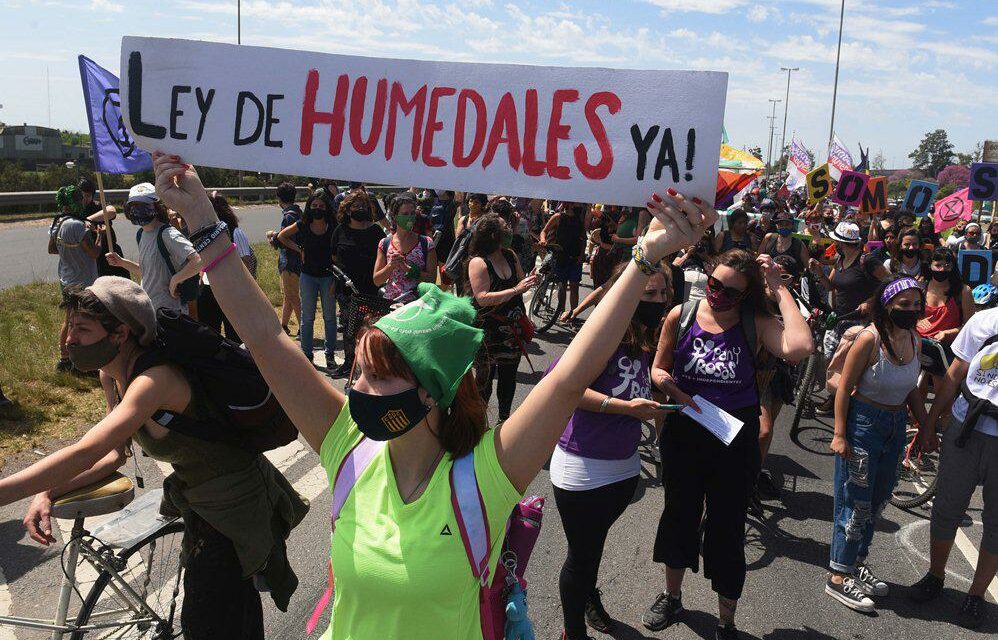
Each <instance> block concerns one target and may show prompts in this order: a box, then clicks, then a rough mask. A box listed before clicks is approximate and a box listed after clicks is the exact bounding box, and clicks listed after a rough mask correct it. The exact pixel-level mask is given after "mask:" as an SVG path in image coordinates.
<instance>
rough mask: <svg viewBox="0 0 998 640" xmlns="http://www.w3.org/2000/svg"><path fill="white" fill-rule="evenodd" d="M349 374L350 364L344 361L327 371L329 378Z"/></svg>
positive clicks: (337, 377) (343, 376)
mask: <svg viewBox="0 0 998 640" xmlns="http://www.w3.org/2000/svg"><path fill="white" fill-rule="evenodd" d="M348 375H350V365H349V364H348V363H346V362H344V363H343V364H341V365H340V366H338V367H336V368H335V369H333V370H332V371H330V372H329V377H330V378H336V379H339V378H345V377H347V376H348Z"/></svg>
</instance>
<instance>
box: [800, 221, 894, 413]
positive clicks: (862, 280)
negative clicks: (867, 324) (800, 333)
mask: <svg viewBox="0 0 998 640" xmlns="http://www.w3.org/2000/svg"><path fill="white" fill-rule="evenodd" d="M829 236H830V237H831V239H832V241H833V242H834V243H835V253H836V258H835V266H834V267H832V271H831V273H829V274H828V275H825V272H824V270H823V269H822V268H821V263H820V262H818V261H817V260H815V259H813V258H812V259H811V260H809V262H808V266H809V268H810V270H811V273H812V274H814V276H815V277H816V278H817V279H818V283H819V284H820V285H821V286H822V287H824V288H825V290H826V291H830V292H831V293H832V309H833V310H834V311H835V313H837V314H838V315H839V316H840V317H842V316H845V317H846V318H850V319H849V320H842V321H840V322H839V323H838V324H837V325H835V328H834V329H831V330H829V331H828V332H826V334H825V341H824V349H825V355H826V356H827V357H828V358H831V357H832V354H834V353H835V347H836V346H838V344H839V340H840V339H841V338H842V334H843V333H845V331H846V329H848V328H849V327H852V326H855V325H857V324H859V320H856V319H852V318H853V317H854V316H856V315H857V314H859V315H865V314H866V312H867V311H868V309H869V305H868V304H867V301H868V300H869V299H870V296H872V295H873V293H874V291H876V290H877V287H878V286H880V283H881V282H882V281H884V280H887V279H889V278H890V272H889V271H887V269H886V268H885V267H884V265H883V264H882V263H881V262H880V261H879V260H877V259H876V257H874V256H872V255H870V254H866V255H864V254H863V241H862V238H861V237H860V233H859V226H858V225H857V224H856V223H855V222H852V221H850V220H844V221H842V222H840V223H839V224H838V225H837V226H836V227H835V229H834V230H833V231H832V232H831V233H830V234H829ZM826 408H827V407H826Z"/></svg>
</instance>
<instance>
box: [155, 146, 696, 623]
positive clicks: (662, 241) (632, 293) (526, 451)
mask: <svg viewBox="0 0 998 640" xmlns="http://www.w3.org/2000/svg"><path fill="white" fill-rule="evenodd" d="M154 163H155V169H156V179H157V184H158V188H159V192H160V194H161V197H162V198H163V199H164V200H165V201H166V202H167V203H168V204H170V205H171V206H173V207H175V208H177V209H180V210H182V211H184V213H185V215H186V216H187V219H188V221H189V222H190V224H191V228H192V229H194V230H195V233H194V235H195V237H198V238H201V237H209V238H210V237H212V236H213V234H214V231H215V229H216V228H217V227H216V217H215V215H214V211H213V210H212V208H211V205H210V203H209V202H208V199H207V197H206V194H205V192H204V187H203V186H202V185H201V181H200V180H199V179H198V176H197V174H196V173H195V172H194V170H193V169H192V168H191V167H190V166H189V165H187V164H184V163H183V161H182V160H181V159H180V158H178V157H176V156H167V155H162V154H159V153H157V154H155V160H154ZM649 206H650V207H651V209H652V211H653V212H654V216H655V220H654V222H653V223H652V225H651V229H650V230H649V232H648V234H647V235H646V236H645V238H644V239H643V241H642V242H641V244H640V245H639V247H638V249H637V250H636V251H635V252H634V256H635V259H634V264H630V265H628V266H627V268H626V270H625V272H624V274H623V275H622V276H621V278H620V279H619V280H618V281H617V283H616V284H615V285H614V287H613V288H612V289H611V290H610V291H609V292H608V293H607V295H606V297H605V298H604V300H603V301H602V302H601V303H600V305H599V306H598V307H597V308H596V310H595V311H594V312H593V314H592V315H591V316H590V318H589V321H588V322H586V324H585V325H584V326H583V327H582V329H581V330H580V332H579V334H578V335H577V336H576V338H575V339H574V340H573V341H572V342H571V344H570V345H569V346H568V348H567V349H566V350H565V352H564V355H563V356H562V358H561V360H560V361H559V363H558V366H556V367H555V368H554V369H553V370H552V371H551V373H549V374H548V375H547V376H546V377H545V378H544V379H543V380H541V382H540V383H538V385H537V387H535V388H534V390H533V391H532V392H531V393H530V394H529V395H528V396H527V397H526V399H525V400H524V401H523V403H522V404H521V405H520V406H519V407H518V408H517V410H516V411H515V412H514V413H512V415H511V416H510V418H509V419H508V420H507V421H506V422H505V423H503V424H502V425H501V426H500V427H498V428H496V429H494V430H488V428H487V426H486V422H485V406H484V403H483V402H482V401H481V397H480V396H479V394H478V390H477V388H476V385H475V381H474V375H473V374H472V373H471V372H470V370H471V367H472V361H473V358H474V355H475V353H476V352H477V350H478V348H479V345H480V343H481V340H482V336H481V331H480V330H479V329H477V328H475V327H474V326H473V322H474V317H475V312H474V310H473V308H472V306H471V304H470V302H469V301H468V300H467V299H461V298H455V297H453V296H451V295H448V294H445V293H443V292H442V291H440V290H439V289H438V288H437V287H436V286H434V285H431V284H428V283H423V284H422V285H421V286H420V287H419V293H420V294H421V295H420V297H419V298H418V299H417V300H416V301H414V302H412V303H410V304H408V305H406V306H404V307H402V308H401V309H399V310H397V311H395V312H393V313H392V314H390V315H388V316H386V317H384V318H382V319H381V320H379V321H378V322H377V323H375V325H374V326H373V327H372V328H370V329H369V330H368V331H367V332H366V333H365V334H364V335H363V336H362V337H361V339H360V341H359V343H358V347H357V361H358V366H359V368H360V372H361V373H360V376H359V377H358V378H357V380H356V381H355V383H354V386H353V387H352V388H351V390H350V391H349V395H348V396H345V395H344V394H343V393H342V392H340V391H339V390H338V389H335V388H333V387H332V386H330V385H329V384H328V383H327V382H326V381H325V380H324V379H323V377H322V376H321V375H320V374H318V373H317V372H316V371H315V370H314V369H313V368H312V367H311V366H310V365H309V363H308V362H307V360H306V359H305V358H304V357H303V356H302V355H300V351H299V349H298V348H297V347H296V345H295V344H294V342H293V341H292V340H291V339H290V338H288V337H287V336H286V335H285V334H284V332H283V331H282V330H281V327H280V323H279V321H278V320H277V318H276V316H275V314H274V313H273V308H272V307H271V305H270V302H269V301H268V300H267V298H266V296H265V295H264V293H263V292H262V291H261V290H260V288H259V286H258V285H257V284H256V282H255V281H254V280H253V279H252V278H251V277H250V275H249V273H248V272H247V271H246V269H245V268H244V267H243V265H242V264H241V263H240V262H239V261H238V260H235V259H234V258H233V257H232V256H231V253H232V249H231V247H230V246H229V245H230V244H231V241H230V240H228V238H227V237H226V236H225V234H224V233H222V234H220V236H219V238H218V239H215V240H213V241H211V242H210V244H208V246H207V247H206V248H205V249H204V252H203V253H204V259H205V261H206V264H207V265H208V270H209V271H210V272H211V279H212V284H213V286H214V288H215V294H216V297H217V299H218V302H219V304H220V305H221V307H222V309H224V310H225V312H226V314H227V315H228V316H229V317H230V318H232V319H233V321H234V323H235V325H236V329H237V330H238V331H239V335H240V336H241V337H242V338H243V340H244V341H245V342H246V345H247V348H248V349H249V350H250V352H252V353H253V357H254V360H255V361H256V364H257V365H258V366H259V368H260V371H261V372H262V373H263V375H264V377H265V378H266V380H267V382H268V384H269V385H270V387H271V390H272V391H273V393H274V394H275V395H276V397H277V399H278V400H279V401H280V402H281V405H282V406H283V407H284V408H285V410H286V411H287V412H288V415H289V416H290V417H291V419H292V421H293V422H294V424H295V425H296V427H297V428H298V430H299V431H300V432H301V434H302V435H303V436H304V438H305V440H306V441H307V442H308V443H309V444H310V445H311V447H312V448H313V449H314V450H316V451H318V452H319V455H320V458H321V460H322V464H323V466H324V467H325V469H326V471H327V474H328V476H329V479H330V484H333V482H334V481H335V480H336V479H337V476H338V470H339V469H340V468H341V466H342V463H343V462H344V460H345V459H346V458H347V456H348V455H350V454H351V452H352V451H354V447H356V446H358V445H361V446H363V447H364V451H366V452H368V453H369V457H367V458H366V459H367V460H370V462H369V464H367V465H365V466H364V467H363V470H362V471H359V472H358V473H357V474H356V475H355V476H354V477H355V482H354V484H353V489H352V491H350V494H351V496H350V497H348V498H347V499H346V501H345V502H343V503H342V505H343V506H342V509H341V510H340V511H339V517H338V519H336V520H335V521H334V522H335V526H336V530H335V533H334V535H333V536H332V550H331V565H330V570H331V575H333V576H335V592H336V598H335V602H334V605H333V607H334V611H333V615H332V620H333V621H334V624H333V626H332V628H331V631H330V636H331V637H332V639H333V640H341V639H345V638H403V637H404V638H408V639H410V640H424V639H425V640H431V639H432V640H437V639H438V638H448V639H449V640H479V639H481V638H482V637H483V632H482V630H481V628H480V624H481V617H480V613H479V594H480V584H479V581H478V580H477V579H476V578H475V577H474V576H473V575H472V572H471V571H469V570H468V560H467V555H466V552H465V549H464V546H463V545H461V544H454V540H455V537H453V536H441V535H440V532H441V527H442V526H446V527H449V530H451V531H455V532H456V531H458V530H459V529H458V528H457V527H458V523H457V520H456V516H455V512H454V506H453V503H452V501H451V498H452V491H451V484H450V482H449V481H448V478H449V476H450V473H451V469H452V468H453V467H455V465H458V464H460V465H461V468H462V469H466V468H467V467H466V466H465V465H471V468H473V469H474V472H475V478H476V482H477V485H478V490H479V495H480V501H481V502H482V503H483V504H484V505H485V509H484V513H485V517H486V518H487V522H486V525H487V529H488V531H489V534H490V539H491V540H494V541H496V542H498V541H499V540H501V539H502V537H503V535H504V533H503V532H504V527H505V524H506V518H507V515H508V514H509V512H510V510H511V509H512V507H513V505H514V504H516V502H517V501H518V500H520V497H521V496H522V494H523V492H524V491H525V490H526V488H527V486H528V485H529V484H530V482H531V481H532V480H533V479H534V477H535V476H536V475H537V473H538V472H539V471H540V470H541V467H542V466H543V465H544V464H545V463H546V462H547V459H548V457H549V455H550V452H551V450H552V449H553V448H554V446H555V443H556V442H557V441H558V439H559V438H560V436H561V434H562V432H563V431H564V429H565V424H566V422H567V421H568V418H569V416H570V415H571V414H572V412H573V411H574V410H575V407H576V406H577V405H578V403H579V401H580V400H581V398H582V395H583V392H584V391H585V389H586V388H587V387H588V386H589V384H590V383H591V382H592V380H594V379H595V378H596V377H597V376H598V375H599V373H600V371H601V370H602V368H603V367H604V366H605V364H606V362H607V361H608V360H609V358H610V356H611V355H612V353H613V351H614V349H616V347H617V345H618V344H619V343H620V341H621V339H622V338H623V336H624V333H625V331H626V329H627V326H628V325H629V323H630V321H631V318H632V317H633V315H634V311H635V309H636V307H637V304H638V300H639V298H640V297H641V295H642V293H643V292H644V290H645V287H646V284H647V282H648V279H649V277H650V276H651V275H652V274H653V273H654V272H655V267H654V266H653V265H655V264H657V263H658V262H659V260H661V259H662V257H663V256H665V255H667V254H670V253H672V252H674V251H676V250H678V249H679V248H681V247H683V246H688V245H690V244H693V243H694V242H696V241H697V240H698V239H699V238H700V236H701V235H702V233H703V229H704V227H705V226H708V225H711V224H713V223H714V221H715V220H716V214H715V213H714V211H713V210H712V209H710V208H709V207H703V206H701V205H698V204H696V203H695V202H694V201H692V200H687V199H686V198H684V197H683V196H682V195H680V194H678V193H677V194H676V195H675V196H674V197H667V198H664V201H663V202H656V203H654V204H651V205H649ZM389 414H390V419H389V420H387V421H385V420H383V418H385V417H386V416H388V415H389ZM383 441H388V442H387V444H383ZM468 454H473V455H472V457H470V458H466V457H465V456H467V455H468ZM351 460H352V461H353V462H354V463H357V462H358V461H359V459H358V458H356V457H353V458H351ZM460 460H465V461H469V462H456V461H460ZM351 468H356V467H353V466H352V467H351ZM336 488H339V489H340V491H342V487H334V491H335V489H336ZM442 523H443V524H442ZM501 548H502V545H501V544H493V545H492V552H491V553H490V555H489V564H488V566H489V568H490V569H494V568H495V566H496V563H497V562H498V560H499V552H500V550H501ZM372 593H374V594H378V597H375V598H372V597H370V594H372Z"/></svg>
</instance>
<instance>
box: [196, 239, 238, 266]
mask: <svg viewBox="0 0 998 640" xmlns="http://www.w3.org/2000/svg"><path fill="white" fill-rule="evenodd" d="M235 250H236V243H235V242H233V243H232V244H231V245H229V248H228V249H226V250H225V251H223V252H222V255H220V256H218V257H217V258H215V259H214V260H212V261H211V264H209V265H208V266H207V267H204V268H203V269H201V273H208V272H209V271H211V270H212V269H214V268H215V265H217V264H218V263H219V262H221V261H222V258H224V257H225V256H227V255H229V254H230V253H232V252H233V251H235Z"/></svg>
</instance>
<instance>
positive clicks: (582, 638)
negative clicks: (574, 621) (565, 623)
mask: <svg viewBox="0 0 998 640" xmlns="http://www.w3.org/2000/svg"><path fill="white" fill-rule="evenodd" d="M561 640H596V638H594V637H592V636H587V635H582V636H579V637H578V638H569V637H568V632H567V631H562V632H561Z"/></svg>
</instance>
